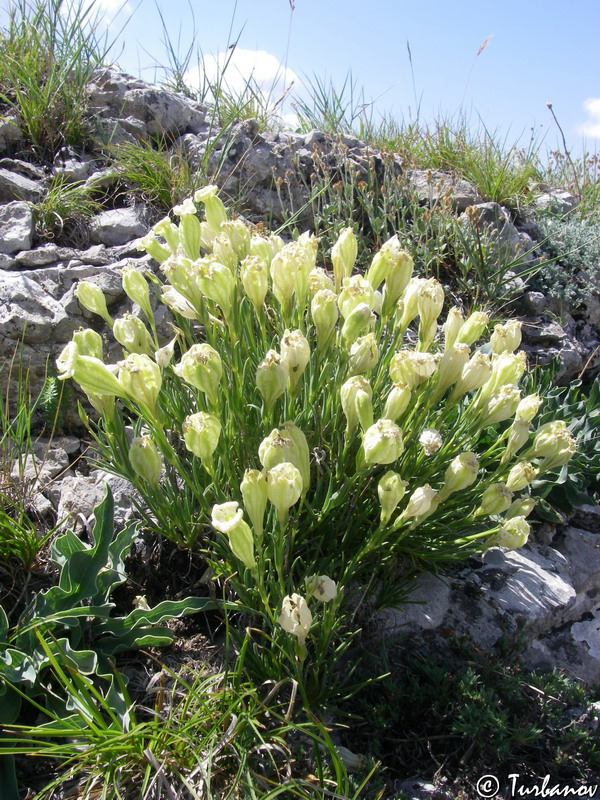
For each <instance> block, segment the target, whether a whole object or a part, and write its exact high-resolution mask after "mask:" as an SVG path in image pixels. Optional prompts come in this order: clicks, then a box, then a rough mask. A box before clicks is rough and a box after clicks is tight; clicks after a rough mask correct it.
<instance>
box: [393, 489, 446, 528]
mask: <svg viewBox="0 0 600 800" xmlns="http://www.w3.org/2000/svg"><path fill="white" fill-rule="evenodd" d="M438 494H439V493H438V492H436V491H435V489H432V488H431V486H430V485H429V484H428V483H426V484H425V485H424V486H419V488H418V489H415V490H414V492H413V493H412V494H411V496H410V497H409V498H408V504H407V506H406V508H405V509H404V511H403V512H402V514H401V515H400V519H401V520H403V521H406V520H407V519H411V518H412V517H422V516H423V515H424V514H428V513H429V512H430V511H431V508H432V506H433V505H434V504H435V503H437V501H438Z"/></svg>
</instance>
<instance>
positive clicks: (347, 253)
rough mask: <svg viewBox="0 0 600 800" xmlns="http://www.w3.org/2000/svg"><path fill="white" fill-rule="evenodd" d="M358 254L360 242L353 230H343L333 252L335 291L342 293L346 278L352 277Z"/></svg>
mask: <svg viewBox="0 0 600 800" xmlns="http://www.w3.org/2000/svg"><path fill="white" fill-rule="evenodd" d="M357 254H358V242H357V241H356V236H355V235H354V232H353V230H352V228H343V229H342V230H341V232H340V235H339V236H338V238H337V241H336V243H335V244H334V245H333V248H332V250H331V261H332V263H333V275H334V280H335V291H336V292H339V291H340V286H341V285H342V281H343V279H344V278H349V277H350V275H352V269H353V267H354V262H355V261H356V256H357Z"/></svg>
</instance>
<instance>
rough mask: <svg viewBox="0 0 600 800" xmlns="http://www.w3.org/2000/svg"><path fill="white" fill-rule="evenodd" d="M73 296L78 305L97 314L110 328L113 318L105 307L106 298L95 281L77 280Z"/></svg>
mask: <svg viewBox="0 0 600 800" xmlns="http://www.w3.org/2000/svg"><path fill="white" fill-rule="evenodd" d="M75 297H76V298H77V299H78V300H79V304H80V305H82V306H83V307H84V308H86V309H87V310H88V311H91V312H92V313H93V314H98V316H99V317H102V319H103V320H104V321H105V322H106V324H107V325H109V326H110V327H111V328H112V326H113V320H112V317H111V316H110V314H109V313H108V308H107V307H106V298H105V297H104V293H103V291H102V289H101V288H100V287H99V286H98V284H97V283H90V281H79V283H78V284H77V286H76V287H75Z"/></svg>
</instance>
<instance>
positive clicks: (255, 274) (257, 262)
mask: <svg viewBox="0 0 600 800" xmlns="http://www.w3.org/2000/svg"><path fill="white" fill-rule="evenodd" d="M240 278H241V279H242V284H243V286H244V290H245V292H246V294H247V295H248V297H249V298H250V302H251V303H252V305H253V306H254V308H255V310H256V313H257V314H258V313H259V311H260V310H261V308H262V307H263V304H264V302H265V297H266V296H267V291H268V290H269V276H268V272H267V266H266V264H265V262H264V261H263V259H262V258H260V257H259V256H247V257H246V258H245V259H244V260H243V261H242V263H241V264H240Z"/></svg>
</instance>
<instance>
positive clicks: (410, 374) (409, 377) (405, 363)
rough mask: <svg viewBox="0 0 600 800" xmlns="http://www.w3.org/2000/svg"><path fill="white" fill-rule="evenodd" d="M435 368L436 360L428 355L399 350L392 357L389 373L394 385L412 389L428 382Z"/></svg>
mask: <svg viewBox="0 0 600 800" xmlns="http://www.w3.org/2000/svg"><path fill="white" fill-rule="evenodd" d="M436 367H437V364H436V360H435V358H434V357H433V356H432V355H431V354H430V353H417V352H414V351H413V350H400V351H398V352H397V353H394V355H393V356H392V360H391V362H390V367H389V373H390V377H391V379H392V380H393V381H394V383H405V384H407V385H408V386H409V387H410V388H411V389H414V388H415V386H418V385H419V384H420V383H424V382H425V381H426V380H428V379H429V378H430V377H431V376H432V375H433V373H434V372H435V370H436Z"/></svg>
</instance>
